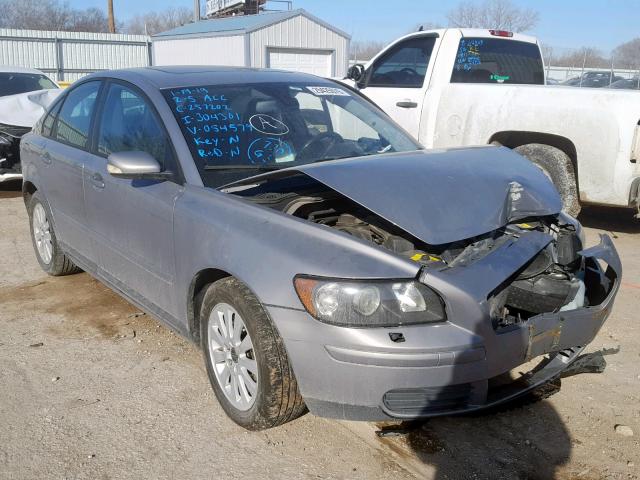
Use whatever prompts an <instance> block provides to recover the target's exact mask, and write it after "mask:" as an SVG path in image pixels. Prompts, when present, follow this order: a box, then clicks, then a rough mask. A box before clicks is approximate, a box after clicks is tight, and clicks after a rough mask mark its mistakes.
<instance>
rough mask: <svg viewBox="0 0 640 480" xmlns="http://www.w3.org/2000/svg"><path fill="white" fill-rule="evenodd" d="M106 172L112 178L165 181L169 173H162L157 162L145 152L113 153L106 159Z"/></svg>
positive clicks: (170, 176)
mask: <svg viewBox="0 0 640 480" xmlns="http://www.w3.org/2000/svg"><path fill="white" fill-rule="evenodd" d="M107 171H108V172H109V173H110V174H111V175H112V176H114V177H118V178H128V179H154V180H167V179H169V178H172V176H173V174H172V173H171V172H162V171H161V168H160V164H159V163H158V161H157V160H156V159H155V158H153V157H152V156H151V155H149V154H148V153H147V152H139V151H131V152H114V153H112V154H111V155H109V157H108V158H107Z"/></svg>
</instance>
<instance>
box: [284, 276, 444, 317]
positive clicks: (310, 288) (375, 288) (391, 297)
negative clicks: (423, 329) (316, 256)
mask: <svg viewBox="0 0 640 480" xmlns="http://www.w3.org/2000/svg"><path fill="white" fill-rule="evenodd" d="M294 285H295V288H296V292H297V293H298V297H300V301H301V302H302V304H303V305H304V308H305V309H306V310H307V312H309V313H310V314H311V315H312V316H313V317H315V318H317V319H318V320H320V321H322V322H325V323H330V324H332V325H340V326H347V327H396V326H400V325H415V324H418V323H431V322H442V321H444V320H446V319H447V316H446V314H445V311H444V302H443V301H442V299H441V298H440V296H439V295H438V294H437V293H436V292H434V291H433V290H431V289H430V288H429V287H427V286H426V285H423V284H421V283H418V282H416V281H413V280H410V281H353V280H327V279H318V278H311V277H304V276H299V277H296V278H295V280H294Z"/></svg>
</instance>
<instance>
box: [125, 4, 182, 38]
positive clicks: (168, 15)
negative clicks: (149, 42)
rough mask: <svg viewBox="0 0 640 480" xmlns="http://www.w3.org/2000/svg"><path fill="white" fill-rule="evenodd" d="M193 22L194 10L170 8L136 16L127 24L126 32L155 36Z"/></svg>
mask: <svg viewBox="0 0 640 480" xmlns="http://www.w3.org/2000/svg"><path fill="white" fill-rule="evenodd" d="M192 20H193V10H191V9H190V8H187V7H178V8H174V7H169V8H167V9H166V10H163V11H161V12H148V13H145V14H142V15H136V16H135V17H133V18H131V19H130V20H129V21H128V22H127V23H126V24H125V31H126V32H127V33H134V34H147V35H153V34H156V33H160V32H164V31H167V30H171V29H172V28H175V27H179V26H181V25H184V24H185V23H189V22H191V21H192Z"/></svg>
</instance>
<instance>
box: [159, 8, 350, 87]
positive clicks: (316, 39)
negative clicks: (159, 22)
mask: <svg viewBox="0 0 640 480" xmlns="http://www.w3.org/2000/svg"><path fill="white" fill-rule="evenodd" d="M350 39H351V37H350V36H349V35H347V34H346V33H344V32H342V31H341V30H339V29H337V28H335V27H333V26H331V25H329V24H327V23H326V22H324V21H322V20H320V19H319V18H317V17H315V16H313V15H311V14H310V13H308V12H306V11H305V10H302V9H298V10H289V11H284V12H269V13H261V14H259V15H246V16H235V17H227V18H219V19H211V20H202V21H200V22H195V23H190V24H187V25H183V26H182V27H178V28H174V29H173V30H169V31H167V32H163V33H159V34H156V35H154V36H153V37H151V41H152V44H153V47H152V51H153V64H154V65H231V66H245V67H255V68H279V69H284V70H295V71H300V72H307V73H313V74H315V75H320V76H324V77H338V76H340V77H342V76H345V74H346V71H347V64H348V58H349V42H350Z"/></svg>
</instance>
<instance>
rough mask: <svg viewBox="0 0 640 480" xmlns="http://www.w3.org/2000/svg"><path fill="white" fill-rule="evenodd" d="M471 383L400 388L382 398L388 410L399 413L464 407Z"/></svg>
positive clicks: (442, 410)
mask: <svg viewBox="0 0 640 480" xmlns="http://www.w3.org/2000/svg"><path fill="white" fill-rule="evenodd" d="M470 395H471V385H470V384H468V383H462V384H459V385H449V386H446V387H424V388H401V389H396V390H389V391H388V392H387V393H385V394H384V397H383V399H382V401H383V403H384V405H385V407H387V409H388V410H389V411H390V412H394V413H397V414H401V415H425V414H430V413H438V412H447V411H453V410H459V409H462V408H465V407H466V406H467V405H468V403H469V397H470Z"/></svg>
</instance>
